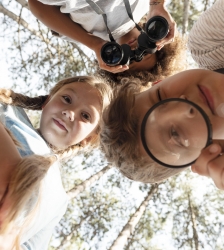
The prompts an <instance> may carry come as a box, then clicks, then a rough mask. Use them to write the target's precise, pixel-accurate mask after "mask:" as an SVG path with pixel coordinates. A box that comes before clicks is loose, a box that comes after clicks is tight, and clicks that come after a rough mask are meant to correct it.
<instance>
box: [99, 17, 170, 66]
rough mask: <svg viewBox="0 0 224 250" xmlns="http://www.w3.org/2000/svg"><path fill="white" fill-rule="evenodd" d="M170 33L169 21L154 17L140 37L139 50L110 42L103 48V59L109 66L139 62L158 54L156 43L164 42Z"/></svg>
mask: <svg viewBox="0 0 224 250" xmlns="http://www.w3.org/2000/svg"><path fill="white" fill-rule="evenodd" d="M168 32H169V24H168V22H167V20H166V19H165V18H163V17H161V16H154V17H152V18H150V19H149V20H148V22H147V23H146V26H145V32H144V31H141V34H140V35H139V36H138V48H137V49H135V50H131V47H130V46H129V45H128V44H122V45H119V44H118V43H116V42H108V43H106V44H104V46H103V47H102V48H101V58H102V60H103V61H104V62H105V63H106V64H107V65H109V66H116V65H125V64H129V63H130V62H131V61H136V62H139V61H141V60H142V58H143V57H144V55H146V54H153V53H155V52H156V42H157V41H159V40H162V39H163V38H165V37H166V36H167V34H168Z"/></svg>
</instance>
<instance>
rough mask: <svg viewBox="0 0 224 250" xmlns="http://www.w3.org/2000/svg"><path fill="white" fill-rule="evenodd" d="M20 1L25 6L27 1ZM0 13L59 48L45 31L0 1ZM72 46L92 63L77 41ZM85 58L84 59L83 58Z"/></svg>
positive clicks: (48, 43)
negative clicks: (44, 34) (52, 42)
mask: <svg viewBox="0 0 224 250" xmlns="http://www.w3.org/2000/svg"><path fill="white" fill-rule="evenodd" d="M17 2H18V3H20V4H21V5H22V6H23V7H25V6H24V5H25V1H24V0H18V1H17ZM0 13H3V14H4V15H5V16H7V17H9V18H11V19H12V20H14V21H15V22H17V23H18V25H22V26H23V27H24V28H25V29H27V30H28V31H29V32H30V33H31V34H32V35H35V36H36V37H38V38H40V39H41V40H42V41H43V42H45V43H46V44H47V45H49V46H51V47H52V48H54V49H56V50H58V47H56V46H54V45H53V44H51V43H50V40H49V39H47V38H46V37H44V36H43V32H42V31H41V32H39V31H37V30H35V29H33V28H32V27H31V25H29V24H28V23H27V22H26V21H25V20H24V19H23V18H21V17H19V16H17V15H16V14H14V13H13V12H11V11H9V10H8V9H6V8H5V7H4V6H3V5H2V4H1V3H0ZM72 46H73V48H74V49H77V51H78V52H79V54H80V56H81V57H84V58H85V59H87V62H90V63H91V61H92V60H91V59H90V58H89V56H87V55H86V54H85V53H84V52H83V50H82V49H80V47H79V46H78V45H77V44H76V43H72ZM83 60H84V59H83Z"/></svg>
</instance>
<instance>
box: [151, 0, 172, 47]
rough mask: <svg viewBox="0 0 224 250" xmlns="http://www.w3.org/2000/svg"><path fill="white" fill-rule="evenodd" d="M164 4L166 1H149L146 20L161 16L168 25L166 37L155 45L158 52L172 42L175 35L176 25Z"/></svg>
mask: <svg viewBox="0 0 224 250" xmlns="http://www.w3.org/2000/svg"><path fill="white" fill-rule="evenodd" d="M165 2H166V0H149V13H148V16H147V19H150V18H151V17H153V16H162V17H164V18H165V19H166V20H167V22H168V24H169V33H168V35H167V36H166V37H165V38H164V39H163V40H161V41H158V42H157V43H156V45H157V49H158V50H160V49H161V48H162V47H163V46H164V45H165V44H168V43H171V42H173V40H174V37H175V33H176V23H175V21H174V20H173V18H172V16H171V15H170V13H169V12H168V11H167V10H166V8H165Z"/></svg>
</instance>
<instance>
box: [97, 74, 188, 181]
mask: <svg viewBox="0 0 224 250" xmlns="http://www.w3.org/2000/svg"><path fill="white" fill-rule="evenodd" d="M149 85H150V84H149ZM141 90H142V87H141V82H140V80H139V79H133V80H130V79H125V78H124V79H122V81H121V86H117V87H116V88H115V89H114V90H113V97H112V101H111V103H110V104H109V106H108V107H107V109H106V110H105V113H104V116H103V126H102V132H101V135H100V137H101V138H100V139H101V149H102V150H103V152H104V153H105V156H106V158H107V160H108V161H109V162H113V163H115V166H116V167H117V168H118V169H119V170H120V172H121V173H122V174H123V175H124V176H126V177H128V178H129V179H131V180H135V181H140V182H143V183H158V182H161V181H163V180H165V179H167V178H168V177H170V176H173V175H175V174H177V173H179V172H181V171H183V169H171V168H166V167H163V166H161V165H159V164H157V163H155V162H154V161H153V160H152V159H151V158H149V157H147V159H144V158H142V157H141V155H140V154H139V151H138V146H137V145H138V143H139V142H138V139H137V138H138V131H139V128H138V124H137V120H138V118H137V117H136V115H135V114H134V109H133V108H134V105H135V96H136V94H138V93H140V92H141Z"/></svg>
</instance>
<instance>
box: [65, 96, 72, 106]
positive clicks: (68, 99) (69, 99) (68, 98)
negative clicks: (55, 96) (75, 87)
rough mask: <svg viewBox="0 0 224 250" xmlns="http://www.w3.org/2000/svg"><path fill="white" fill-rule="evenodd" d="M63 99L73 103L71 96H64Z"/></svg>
mask: <svg viewBox="0 0 224 250" xmlns="http://www.w3.org/2000/svg"><path fill="white" fill-rule="evenodd" d="M63 99H64V100H65V101H66V102H67V103H69V104H70V103H72V101H71V98H70V97H69V96H63Z"/></svg>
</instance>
